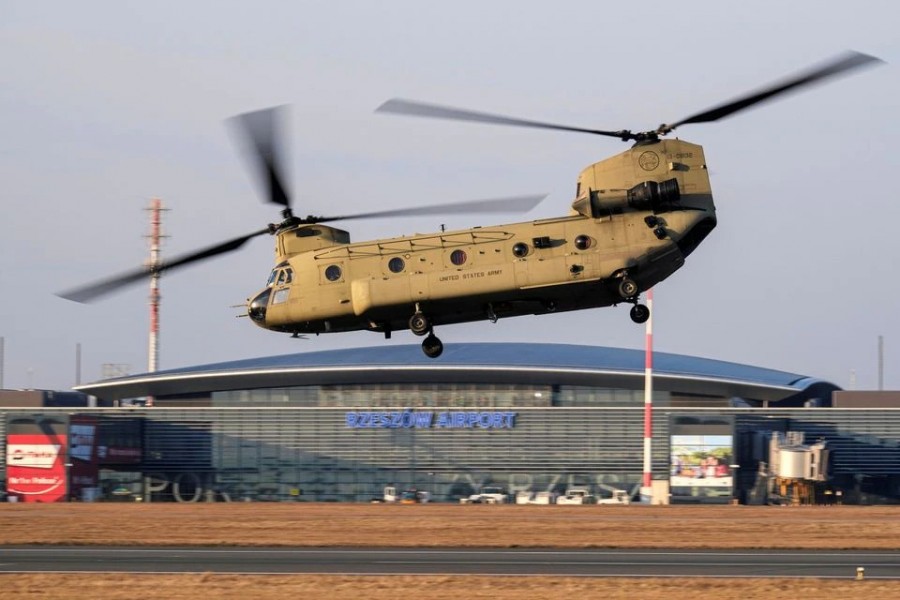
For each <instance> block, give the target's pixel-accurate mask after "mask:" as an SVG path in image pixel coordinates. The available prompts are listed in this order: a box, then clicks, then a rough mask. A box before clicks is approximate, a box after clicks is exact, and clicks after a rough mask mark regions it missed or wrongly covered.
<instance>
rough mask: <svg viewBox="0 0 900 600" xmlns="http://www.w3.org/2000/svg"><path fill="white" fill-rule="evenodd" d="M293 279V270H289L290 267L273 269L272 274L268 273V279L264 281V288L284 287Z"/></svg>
mask: <svg viewBox="0 0 900 600" xmlns="http://www.w3.org/2000/svg"><path fill="white" fill-rule="evenodd" d="M293 279H294V270H293V269H291V268H290V267H284V268H279V267H275V268H274V269H272V272H271V273H269V279H268V280H267V281H266V287H272V286H273V285H286V284H288V283H290V282H291V281H293Z"/></svg>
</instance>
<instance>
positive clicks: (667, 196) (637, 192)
mask: <svg viewBox="0 0 900 600" xmlns="http://www.w3.org/2000/svg"><path fill="white" fill-rule="evenodd" d="M679 200H681V191H680V189H679V187H678V180H677V179H675V178H672V179H667V180H665V181H661V182H656V181H643V182H641V183H639V184H637V185H636V186H634V187H632V188H631V189H627V190H623V189H609V190H590V192H589V193H588V194H586V195H584V196H582V197H581V198H579V199H578V200H576V201H575V202H573V203H572V208H574V209H575V210H577V211H578V212H579V213H581V214H583V215H584V216H590V217H592V218H595V219H596V218H599V217H602V216H604V215H608V214H611V213H618V212H622V211H625V210H650V211H653V212H654V213H661V212H665V211H667V210H672V209H673V208H676V207H677V205H678V202H679Z"/></svg>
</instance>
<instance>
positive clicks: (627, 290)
mask: <svg viewBox="0 0 900 600" xmlns="http://www.w3.org/2000/svg"><path fill="white" fill-rule="evenodd" d="M637 293H638V286H637V284H636V283H635V282H634V280H632V279H628V278H627V277H625V278H624V279H622V281H620V282H619V295H620V296H622V298H625V299H626V300H627V299H628V298H634V296H635V295H637Z"/></svg>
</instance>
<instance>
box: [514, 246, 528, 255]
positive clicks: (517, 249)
mask: <svg viewBox="0 0 900 600" xmlns="http://www.w3.org/2000/svg"><path fill="white" fill-rule="evenodd" d="M513 256H515V257H516V258H523V257H525V256H528V244H523V243H522V242H518V243H517V244H513Z"/></svg>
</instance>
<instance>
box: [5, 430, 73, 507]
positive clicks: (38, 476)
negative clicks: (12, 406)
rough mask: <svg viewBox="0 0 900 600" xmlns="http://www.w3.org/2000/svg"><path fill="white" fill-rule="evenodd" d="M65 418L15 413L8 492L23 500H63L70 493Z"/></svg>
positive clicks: (8, 434)
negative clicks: (17, 415) (16, 414)
mask: <svg viewBox="0 0 900 600" xmlns="http://www.w3.org/2000/svg"><path fill="white" fill-rule="evenodd" d="M67 429H68V423H67V420H66V418H65V417H43V416H19V417H16V416H12V415H10V416H9V417H8V420H7V424H6V495H7V496H8V497H9V498H10V499H13V498H15V500H16V501H19V502H62V501H64V500H65V499H66V497H67V494H68V481H67V475H68V473H67V469H66V459H67V456H68V436H67Z"/></svg>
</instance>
